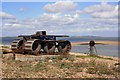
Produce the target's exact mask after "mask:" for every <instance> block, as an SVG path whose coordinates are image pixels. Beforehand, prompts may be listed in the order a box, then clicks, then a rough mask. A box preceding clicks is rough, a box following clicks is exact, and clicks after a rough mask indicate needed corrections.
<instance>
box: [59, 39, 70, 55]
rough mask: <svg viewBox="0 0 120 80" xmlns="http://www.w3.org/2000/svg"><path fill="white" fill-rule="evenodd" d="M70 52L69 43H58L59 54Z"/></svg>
mask: <svg viewBox="0 0 120 80" xmlns="http://www.w3.org/2000/svg"><path fill="white" fill-rule="evenodd" d="M70 50H71V43H70V42H69V41H65V42H59V43H58V51H59V52H60V53H69V52H70Z"/></svg>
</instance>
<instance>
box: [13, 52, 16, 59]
mask: <svg viewBox="0 0 120 80" xmlns="http://www.w3.org/2000/svg"><path fill="white" fill-rule="evenodd" d="M15 58H16V55H15V52H14V51H13V60H15Z"/></svg>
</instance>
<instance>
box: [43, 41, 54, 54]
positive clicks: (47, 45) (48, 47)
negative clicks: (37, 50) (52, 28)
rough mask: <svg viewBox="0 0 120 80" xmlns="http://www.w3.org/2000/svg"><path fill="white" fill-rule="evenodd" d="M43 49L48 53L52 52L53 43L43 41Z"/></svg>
mask: <svg viewBox="0 0 120 80" xmlns="http://www.w3.org/2000/svg"><path fill="white" fill-rule="evenodd" d="M44 51H45V52H46V53H48V54H53V53H54V52H55V43H54V42H47V43H45V45H44Z"/></svg>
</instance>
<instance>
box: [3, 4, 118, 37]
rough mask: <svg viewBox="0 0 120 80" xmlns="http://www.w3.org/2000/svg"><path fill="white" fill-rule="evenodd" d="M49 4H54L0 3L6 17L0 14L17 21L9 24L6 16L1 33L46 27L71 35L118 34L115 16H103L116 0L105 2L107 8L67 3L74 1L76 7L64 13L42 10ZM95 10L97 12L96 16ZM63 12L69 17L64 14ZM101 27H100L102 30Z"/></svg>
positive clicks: (28, 31) (24, 32)
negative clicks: (90, 10)
mask: <svg viewBox="0 0 120 80" xmlns="http://www.w3.org/2000/svg"><path fill="white" fill-rule="evenodd" d="M48 4H50V5H51V6H52V7H53V9H54V6H55V4H57V3H56V2H2V11H1V12H4V14H5V16H2V17H5V18H6V17H7V16H8V17H10V18H11V17H13V16H14V20H16V22H14V23H13V22H12V23H11V19H10V20H9V18H7V19H8V20H9V21H10V22H9V21H8V20H7V21H6V19H5V21H4V19H3V25H2V30H3V31H2V32H3V35H2V36H16V35H19V34H31V33H33V32H35V31H37V30H40V29H41V30H47V32H48V33H49V34H68V35H71V36H85V35H92V36H117V28H118V27H117V22H116V21H117V17H116V16H114V17H113V14H112V13H111V15H110V16H108V17H106V16H107V15H106V16H105V13H106V14H107V13H108V11H110V12H111V11H112V9H110V8H115V7H116V6H117V5H118V3H117V2H107V3H105V4H104V5H106V6H107V7H106V8H105V9H104V8H103V10H102V9H101V8H100V6H101V5H102V3H101V2H73V3H71V4H70V5H72V6H74V5H75V4H77V6H75V9H72V10H69V11H64V12H60V11H59V13H56V12H52V11H47V10H48V9H49V8H48V7H47V9H44V7H45V6H46V5H48ZM58 4H59V3H58ZM64 5H65V4H64ZM65 6H69V5H65ZM92 6H97V7H98V8H100V10H99V9H98V10H99V12H102V11H103V12H104V15H100V14H99V13H97V11H94V9H93V8H95V7H92ZM55 7H56V6H55ZM89 7H92V10H93V11H92V12H89V10H85V9H86V8H88V9H91V8H89ZM101 7H102V6H101ZM55 9H58V8H55ZM70 9H71V8H70ZM107 9H108V11H107ZM95 10H97V9H95ZM105 10H106V11H105ZM77 11H78V13H77ZM96 13H97V15H95V14H96ZM66 15H67V16H68V17H66ZM98 15H100V16H98ZM54 16H55V17H54ZM76 16H77V17H76ZM96 16H97V18H96ZM48 19H49V20H48ZM69 20H70V21H69ZM107 20H108V21H107ZM12 21H13V18H12ZM53 21H54V22H53ZM67 21H68V22H67ZM106 21H107V22H106ZM32 22H33V23H32ZM58 22H59V23H58ZM16 23H17V24H16ZM30 23H31V24H30ZM101 27H103V29H102V28H101ZM75 28H76V29H75ZM74 29H75V30H74ZM65 30H66V31H65ZM9 32H10V33H9ZM108 33H109V34H108Z"/></svg>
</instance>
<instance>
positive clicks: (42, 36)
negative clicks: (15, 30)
mask: <svg viewBox="0 0 120 80" xmlns="http://www.w3.org/2000/svg"><path fill="white" fill-rule="evenodd" d="M57 37H69V36H67V35H46V31H38V32H36V34H33V35H19V36H18V38H17V39H15V40H14V41H13V42H12V44H11V49H12V51H13V52H15V53H21V54H26V53H27V54H35V55H37V54H41V53H45V54H53V53H58V54H60V53H69V52H70V50H71V43H70V41H68V40H56V38H57Z"/></svg>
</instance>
